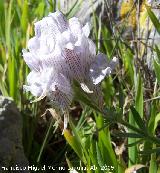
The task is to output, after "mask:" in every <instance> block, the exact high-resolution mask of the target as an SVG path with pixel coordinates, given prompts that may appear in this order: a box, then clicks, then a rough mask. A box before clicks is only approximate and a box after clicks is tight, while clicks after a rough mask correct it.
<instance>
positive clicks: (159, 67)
mask: <svg viewBox="0 0 160 173" xmlns="http://www.w3.org/2000/svg"><path fill="white" fill-rule="evenodd" d="M153 63H154V71H155V73H156V77H157V80H158V82H160V64H159V63H157V61H156V60H154V61H153Z"/></svg>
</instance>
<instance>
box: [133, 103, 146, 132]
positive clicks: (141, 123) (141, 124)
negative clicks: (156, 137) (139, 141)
mask: <svg viewBox="0 0 160 173" xmlns="http://www.w3.org/2000/svg"><path fill="white" fill-rule="evenodd" d="M131 112H132V115H133V117H134V120H135V122H136V124H137V125H138V127H139V128H140V129H142V130H143V131H146V127H145V122H144V121H143V120H142V118H141V116H140V115H139V113H138V112H137V110H136V109H135V108H134V107H133V106H132V107H131Z"/></svg>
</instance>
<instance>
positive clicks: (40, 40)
mask: <svg viewBox="0 0 160 173" xmlns="http://www.w3.org/2000/svg"><path fill="white" fill-rule="evenodd" d="M89 33H90V29H89V24H88V23H87V24H86V25H85V26H82V25H81V23H80V22H79V20H78V18H76V17H73V18H71V19H69V20H68V21H67V19H66V18H65V17H64V15H63V14H62V13H61V12H60V11H57V12H55V13H50V14H49V15H48V16H47V17H44V18H43V19H42V20H40V21H38V22H36V23H35V36H34V37H33V38H31V39H30V40H29V41H28V45H27V48H28V50H23V58H24V60H25V62H26V64H27V65H28V66H29V68H30V70H31V72H30V73H29V75H28V77H27V83H28V86H26V85H25V86H24V88H25V90H27V91H30V92H31V93H32V94H33V95H34V96H36V97H39V98H38V100H40V99H42V98H43V97H45V96H47V97H48V98H49V99H50V100H51V101H52V103H53V104H54V106H55V107H57V108H59V109H61V110H63V112H67V111H68V110H69V106H70V104H71V102H72V100H73V95H74V92H73V88H72V82H73V80H76V81H78V82H79V83H80V85H81V87H82V89H83V90H84V91H85V92H87V93H90V94H91V97H93V95H94V97H95V98H96V101H97V104H98V105H99V106H102V94H101V91H100V86H99V83H100V82H101V81H102V80H103V79H104V77H105V76H106V75H108V74H110V73H111V72H112V70H113V69H114V67H115V65H116V64H117V59H116V58H114V59H113V60H112V61H111V62H109V61H107V59H106V56H105V55H103V54H98V55H96V47H95V45H94V43H93V42H92V41H91V40H90V39H89V38H88V36H89ZM66 121H68V120H66ZM65 124H66V122H65ZM65 126H66V125H65Z"/></svg>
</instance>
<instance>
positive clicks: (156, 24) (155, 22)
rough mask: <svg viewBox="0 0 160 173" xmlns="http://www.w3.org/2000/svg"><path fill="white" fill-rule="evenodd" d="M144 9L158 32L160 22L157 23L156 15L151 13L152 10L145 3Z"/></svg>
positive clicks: (159, 31)
mask: <svg viewBox="0 0 160 173" xmlns="http://www.w3.org/2000/svg"><path fill="white" fill-rule="evenodd" d="M146 9H147V13H148V15H149V17H150V19H151V21H152V23H153V25H154V26H155V28H156V30H157V32H158V33H159V34H160V23H159V20H158V18H157V17H156V15H155V14H154V13H153V11H152V10H151V8H150V7H148V6H147V5H146Z"/></svg>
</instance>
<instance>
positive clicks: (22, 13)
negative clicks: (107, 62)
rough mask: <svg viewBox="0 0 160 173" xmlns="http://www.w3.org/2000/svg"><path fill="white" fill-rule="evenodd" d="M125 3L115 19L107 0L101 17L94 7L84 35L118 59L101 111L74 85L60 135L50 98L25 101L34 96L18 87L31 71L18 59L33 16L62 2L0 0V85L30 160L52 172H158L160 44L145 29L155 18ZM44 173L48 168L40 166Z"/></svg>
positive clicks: (142, 5) (143, 5) (159, 25)
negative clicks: (19, 119)
mask: <svg viewBox="0 0 160 173" xmlns="http://www.w3.org/2000/svg"><path fill="white" fill-rule="evenodd" d="M128 3H131V1H129V2H128ZM80 5H81V3H80V1H77V2H76V3H75V4H74V6H73V7H72V8H71V10H69V12H68V13H67V14H66V15H67V17H68V18H70V17H72V16H74V15H75V14H76V12H77V11H78V10H79V8H80ZM127 5H128V4H122V7H123V8H121V12H120V16H119V18H120V19H119V21H118V22H117V20H116V19H115V18H114V15H113V14H112V10H110V7H109V4H108V1H104V13H102V11H103V10H102V8H100V9H101V10H100V12H99V15H98V13H97V12H96V11H95V10H94V9H93V11H92V13H91V15H92V21H93V22H92V24H93V25H92V31H91V35H90V37H91V38H92V40H94V42H95V43H96V45H97V51H98V50H100V51H101V52H103V53H105V54H106V55H107V56H108V57H109V58H112V57H113V56H116V57H118V58H119V66H118V67H117V69H116V71H115V73H114V74H113V75H111V76H109V77H107V78H106V79H105V80H104V81H103V83H102V89H103V96H104V100H105V110H104V111H103V112H101V111H99V109H98V108H97V106H96V105H94V100H89V98H88V97H87V95H85V94H84V93H82V92H80V90H79V86H78V85H76V84H75V91H76V96H75V102H74V103H73V105H72V106H71V107H72V109H71V111H70V123H69V129H68V130H65V131H64V134H63V135H62V131H61V128H60V125H59V123H58V122H57V120H56V117H57V115H56V114H55V112H54V110H53V109H51V107H50V105H49V103H48V102H47V101H46V100H45V99H43V100H41V101H40V102H36V103H30V101H32V100H34V98H33V96H32V95H31V94H30V93H26V92H24V91H23V84H25V83H26V77H27V74H28V73H29V69H28V67H27V66H26V64H25V62H24V60H23V58H22V49H23V48H25V47H26V43H27V41H28V39H29V38H30V37H32V36H33V35H34V30H33V28H34V26H33V24H34V22H35V21H37V20H40V19H41V18H42V17H43V16H46V15H47V14H48V13H49V12H53V11H55V10H56V9H57V8H60V3H56V1H52V0H48V1H44V0H39V1H36V0H23V1H21V0H10V1H6V0H1V1H0V21H1V26H0V91H1V92H2V95H5V96H10V97H12V98H13V99H14V101H15V102H16V104H17V106H18V107H19V109H20V111H21V113H22V116H23V144H24V150H25V154H26V156H27V158H28V160H29V162H30V165H35V166H38V167H39V168H41V167H43V166H44V165H46V167H47V166H53V167H54V168H55V170H54V171H55V172H59V170H58V169H60V167H62V168H65V169H66V170H65V171H66V172H69V171H67V169H68V168H72V167H77V168H75V170H77V172H87V173H92V172H96V173H101V172H114V173H124V172H125V171H126V173H127V172H128V173H131V172H133V171H134V170H137V172H141V173H145V172H149V173H158V172H160V157H159V153H160V138H159V135H160V131H159V120H160V102H159V94H160V49H159V45H158V42H156V41H155V40H156V38H154V37H152V38H150V37H149V34H148V33H150V32H152V31H153V30H154V29H156V31H157V34H160V22H159V19H158V17H157V16H156V14H155V12H154V10H153V8H152V6H150V5H148V4H147V2H146V1H142V2H141V1H137V2H135V3H131V4H129V6H127ZM157 8H158V7H157ZM119 10H120V9H119ZM103 15H104V16H105V17H102V16H103ZM135 15H136V16H135ZM137 16H138V17H137ZM131 33H132V34H131ZM148 57H149V60H150V61H151V63H150V61H149V62H148V59H147V58H148ZM152 57H154V58H152ZM46 110H47V111H46ZM44 113H45V115H44ZM79 168H81V170H78V169H79ZM85 168H87V170H83V169H85ZM50 169H51V168H50ZM47 171H48V172H50V170H49V167H47V168H46V170H45V171H43V170H41V171H40V172H47Z"/></svg>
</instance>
